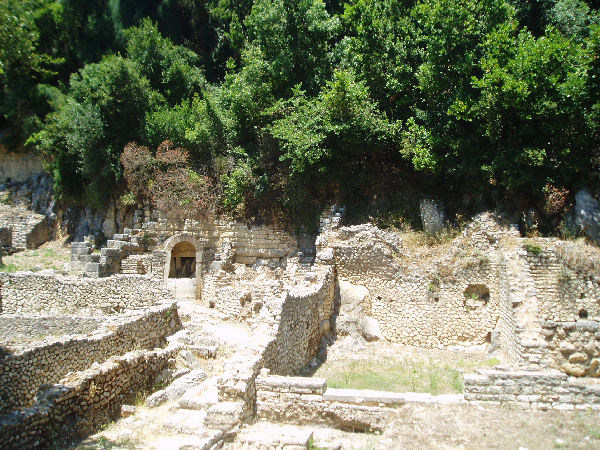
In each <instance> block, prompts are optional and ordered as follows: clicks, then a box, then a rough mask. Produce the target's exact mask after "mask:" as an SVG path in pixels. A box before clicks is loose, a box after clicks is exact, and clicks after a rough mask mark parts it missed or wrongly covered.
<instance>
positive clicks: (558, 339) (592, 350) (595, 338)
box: [542, 320, 600, 378]
mask: <svg viewBox="0 0 600 450" xmlns="http://www.w3.org/2000/svg"><path fill="white" fill-rule="evenodd" d="M542 328H543V334H544V336H545V338H546V341H547V343H548V347H547V353H546V361H545V362H546V365H547V366H548V367H551V368H553V369H559V370H560V371H561V372H564V373H567V374H569V375H573V376H577V377H582V376H591V377H596V378H600V323H599V322H598V321H597V320H596V321H593V320H578V321H577V322H555V321H552V320H547V321H544V322H543V323H542Z"/></svg>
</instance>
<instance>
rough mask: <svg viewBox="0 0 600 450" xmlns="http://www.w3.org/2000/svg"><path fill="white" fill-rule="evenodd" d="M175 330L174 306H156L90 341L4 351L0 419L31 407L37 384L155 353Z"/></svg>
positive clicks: (121, 319)
mask: <svg viewBox="0 0 600 450" xmlns="http://www.w3.org/2000/svg"><path fill="white" fill-rule="evenodd" d="M180 327H181V322H180V321H179V316H178V314H177V307H176V305H175V304H172V305H161V306H155V307H152V308H150V309H149V310H148V311H141V312H131V313H129V314H127V315H124V316H122V317H119V318H117V319H115V321H114V322H112V323H108V322H107V323H105V324H104V328H103V329H100V330H98V331H97V332H96V333H94V334H92V335H90V336H75V337H73V336H66V337H64V338H59V339H57V340H56V341H55V342H52V343H50V344H40V345H36V346H33V347H32V348H30V349H27V350H25V351H17V352H14V353H11V351H10V349H8V350H6V349H5V354H4V355H3V356H2V365H1V366H0V399H1V401H0V405H1V409H0V414H6V413H8V412H9V411H11V410H15V409H19V408H22V407H27V406H31V405H32V404H33V401H34V399H35V395H36V392H37V389H38V387H39V386H40V385H41V384H42V383H56V382H58V381H59V380H60V379H61V378H62V377H64V376H65V375H66V374H67V373H68V372H77V371H81V370H85V369H86V368H88V367H90V366H91V365H92V364H93V363H101V362H103V361H105V360H106V359H108V358H110V357H111V356H116V355H120V354H124V353H126V352H129V351H131V350H134V349H136V348H137V349H151V348H154V347H160V346H162V345H164V344H165V339H166V337H167V336H169V335H171V334H172V333H174V332H175V331H177V330H178V329H180Z"/></svg>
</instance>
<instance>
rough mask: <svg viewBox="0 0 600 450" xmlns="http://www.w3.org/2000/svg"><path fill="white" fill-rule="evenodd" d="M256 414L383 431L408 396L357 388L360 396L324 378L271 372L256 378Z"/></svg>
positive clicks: (269, 418)
mask: <svg viewBox="0 0 600 450" xmlns="http://www.w3.org/2000/svg"><path fill="white" fill-rule="evenodd" d="M256 389H257V394H256V416H257V418H258V419H264V420H268V421H272V422H283V423H293V424H322V425H326V426H329V427H333V428H339V429H343V430H348V431H366V432H376V431H382V430H383V429H384V428H385V425H386V423H387V422H388V421H389V420H390V419H391V417H390V416H391V414H390V413H391V411H390V408H393V407H398V406H400V405H401V404H402V403H404V400H402V399H401V398H400V396H399V395H398V396H395V395H393V394H392V393H388V392H385V393H384V392H373V391H362V392H361V391H355V393H356V396H355V397H352V396H340V395H337V393H338V391H341V390H339V389H333V390H328V389H327V381H326V380H325V379H324V378H303V377H281V376H269V375H268V371H265V372H261V375H260V376H259V377H258V378H257V379H256ZM361 394H362V396H361Z"/></svg>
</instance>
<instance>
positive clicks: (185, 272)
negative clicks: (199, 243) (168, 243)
mask: <svg viewBox="0 0 600 450" xmlns="http://www.w3.org/2000/svg"><path fill="white" fill-rule="evenodd" d="M169 278H196V247H194V245H193V244H191V243H190V242H186V241H184V242H180V243H179V244H177V245H175V247H173V249H172V250H171V265H170V267H169Z"/></svg>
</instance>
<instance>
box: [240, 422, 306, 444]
mask: <svg viewBox="0 0 600 450" xmlns="http://www.w3.org/2000/svg"><path fill="white" fill-rule="evenodd" d="M313 435H314V431H313V429H312V428H302V427H296V426H293V425H278V424H274V423H257V424H254V425H252V426H249V427H247V428H244V429H242V430H241V431H240V432H239V433H238V435H237V437H236V439H235V442H234V446H238V445H239V446H248V447H250V448H271V447H276V448H280V447H283V448H285V449H293V448H298V449H300V448H309V446H310V443H311V441H312V438H313Z"/></svg>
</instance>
